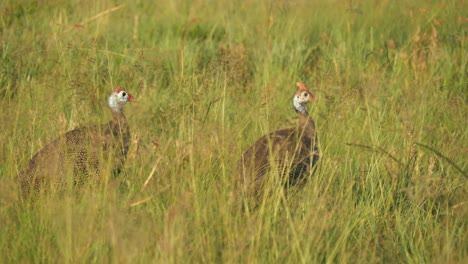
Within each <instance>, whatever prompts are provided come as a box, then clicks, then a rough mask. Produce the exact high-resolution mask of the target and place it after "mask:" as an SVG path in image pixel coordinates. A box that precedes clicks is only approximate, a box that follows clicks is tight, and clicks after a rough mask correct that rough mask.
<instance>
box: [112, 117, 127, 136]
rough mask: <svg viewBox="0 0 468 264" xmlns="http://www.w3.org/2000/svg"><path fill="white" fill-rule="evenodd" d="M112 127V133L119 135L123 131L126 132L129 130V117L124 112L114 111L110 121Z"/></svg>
mask: <svg viewBox="0 0 468 264" xmlns="http://www.w3.org/2000/svg"><path fill="white" fill-rule="evenodd" d="M110 127H111V130H112V134H114V135H118V134H121V133H126V131H127V130H128V123H127V118H126V117H125V115H124V114H123V112H119V113H117V112H112V120H111V121H110Z"/></svg>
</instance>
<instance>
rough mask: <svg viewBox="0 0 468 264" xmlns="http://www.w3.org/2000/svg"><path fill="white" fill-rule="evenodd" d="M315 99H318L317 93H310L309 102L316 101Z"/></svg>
mask: <svg viewBox="0 0 468 264" xmlns="http://www.w3.org/2000/svg"><path fill="white" fill-rule="evenodd" d="M315 101H317V97H315V94H313V93H310V96H309V102H315Z"/></svg>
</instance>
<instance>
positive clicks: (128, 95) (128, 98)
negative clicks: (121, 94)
mask: <svg viewBox="0 0 468 264" xmlns="http://www.w3.org/2000/svg"><path fill="white" fill-rule="evenodd" d="M133 99H134V98H133V95H131V94H127V100H128V101H129V102H132V101H133Z"/></svg>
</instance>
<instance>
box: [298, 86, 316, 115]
mask: <svg viewBox="0 0 468 264" xmlns="http://www.w3.org/2000/svg"><path fill="white" fill-rule="evenodd" d="M296 86H297V91H296V94H295V95H294V98H293V105H294V109H296V111H298V112H299V113H301V114H306V110H307V108H306V105H307V103H308V102H314V101H315V99H316V98H315V95H314V94H313V93H311V92H310V91H309V89H307V87H306V86H305V84H303V83H301V82H297V83H296Z"/></svg>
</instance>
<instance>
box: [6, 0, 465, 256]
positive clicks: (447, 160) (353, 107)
mask: <svg viewBox="0 0 468 264" xmlns="http://www.w3.org/2000/svg"><path fill="white" fill-rule="evenodd" d="M467 32H468V4H466V1H456V0H453V1H423V0H415V1H390V0H383V1H279V0H278V1H249V0H243V1H241V0H233V1H198V0H195V1H177V0H176V1H127V2H124V1H106V0H98V1H76V0H72V1H65V0H53V1H44V0H41V1H25V0H3V1H1V2H0V45H1V49H0V58H1V65H0V67H1V68H0V105H1V111H0V123H1V129H0V147H1V148H0V262H1V263H89V262H91V263H118V262H123V263H190V262H195V263H213V262H216V263H224V262H227V263H232V262H234V263H236V262H244V263H245V262H247V263H335V262H340V263H342V262H345V263H348V262H349V263H382V262H383V263H466V261H467V260H468V233H467V232H468V231H467V226H468V182H467V166H468V127H467V126H468V123H467V113H468V106H467V105H468V104H467V100H468V98H467V96H468V88H467V87H468V83H467V80H468V79H467V77H468V74H467V70H468V69H467V61H468V56H467V54H468V52H467V50H468V49H467V40H468V36H467ZM296 81H302V82H304V83H306V84H307V85H308V87H309V88H310V90H311V91H312V92H313V93H315V95H316V96H317V98H318V101H317V102H316V103H314V104H312V105H310V106H309V113H310V115H311V116H312V117H313V118H314V119H315V122H316V124H317V130H318V133H319V139H320V148H321V152H322V157H321V160H320V163H319V165H318V168H317V171H316V173H315V175H313V176H311V177H310V179H309V181H308V183H307V184H306V186H305V187H304V188H303V190H301V191H300V192H297V193H293V194H292V195H288V196H285V195H284V192H282V191H281V190H280V189H279V190H278V191H277V192H274V193H273V194H272V195H271V196H270V197H266V198H265V199H264V200H263V201H262V203H261V204H260V205H259V207H258V208H257V209H256V210H254V211H250V212H241V211H240V210H234V209H233V208H235V206H233V204H234V203H235V199H234V198H233V195H232V191H233V188H232V183H233V170H234V168H235V165H236V161H237V160H238V159H239V157H240V155H241V154H242V152H243V151H244V150H245V149H246V148H248V146H250V145H251V144H252V143H253V142H255V140H256V139H257V138H258V137H260V136H261V135H264V134H265V133H268V132H271V131H274V130H276V129H279V128H283V127H288V126H291V125H292V124H293V122H294V120H295V118H296V114H295V112H294V111H293V109H292V107H291V98H292V95H293V93H294V91H295V86H294V84H295V83H296ZM117 86H122V87H125V88H126V89H127V91H128V92H130V93H132V94H133V95H134V96H135V97H136V98H137V100H136V102H133V103H131V104H127V105H126V109H125V113H126V116H127V118H128V120H129V123H130V129H131V133H132V145H131V149H130V153H129V156H128V159H127V163H126V166H125V169H124V170H123V171H122V173H121V174H120V175H118V176H117V177H110V176H109V175H103V178H104V179H105V180H104V181H103V183H102V184H99V185H97V186H91V187H90V188H85V189H83V190H80V192H79V194H76V193H73V192H72V193H68V194H67V193H65V194H63V195H58V196H48V195H44V196H43V197H41V198H39V199H38V200H37V201H35V202H21V200H20V199H19V189H18V182H17V175H18V172H19V171H20V170H21V169H23V168H24V167H25V166H27V164H28V161H29V160H30V159H31V157H32V156H33V155H34V154H35V153H36V152H37V151H39V150H40V149H41V148H42V147H43V146H45V145H46V144H47V143H48V142H51V141H52V140H54V139H55V138H56V137H58V136H59V135H61V134H63V133H65V132H66V131H69V130H71V129H73V128H75V127H79V126H87V125H90V124H101V123H105V122H107V121H108V120H109V119H110V116H111V115H110V111H109V110H108V109H107V105H106V98H107V96H108V95H109V93H110V92H111V91H112V90H113V89H114V88H115V87H117Z"/></svg>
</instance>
